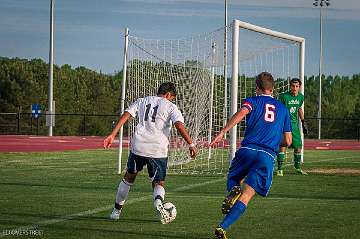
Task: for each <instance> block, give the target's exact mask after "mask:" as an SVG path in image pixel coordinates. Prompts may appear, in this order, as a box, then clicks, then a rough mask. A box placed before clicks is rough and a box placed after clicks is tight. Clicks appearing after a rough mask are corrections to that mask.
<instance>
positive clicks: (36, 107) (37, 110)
mask: <svg viewBox="0 0 360 239" xmlns="http://www.w3.org/2000/svg"><path fill="white" fill-rule="evenodd" d="M40 114H41V105H40V104H32V105H31V115H32V117H34V118H35V119H37V118H39V116H40Z"/></svg>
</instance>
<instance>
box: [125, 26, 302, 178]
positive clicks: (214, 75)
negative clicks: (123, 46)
mask: <svg viewBox="0 0 360 239" xmlns="http://www.w3.org/2000/svg"><path fill="white" fill-rule="evenodd" d="M228 32H229V37H228V39H231V32H232V26H229V27H228ZM227 44H228V58H227V59H228V61H227V63H228V64H227V65H228V66H227V69H228V72H227V76H228V78H229V79H228V82H230V78H231V74H230V73H231V51H232V48H231V45H232V44H231V40H228V43H227ZM296 47H298V46H296V45H294V43H292V42H290V41H285V40H279V39H276V38H274V37H270V36H266V35H263V34H260V33H256V32H252V31H249V30H244V31H241V32H240V47H239V53H238V54H239V75H240V82H239V101H238V102H239V104H240V102H241V99H244V98H246V97H248V96H252V95H254V93H255V87H254V77H255V76H256V75H257V74H258V73H260V72H261V71H269V72H271V73H272V74H273V75H274V77H275V78H276V79H277V89H276V94H277V93H279V92H282V91H284V90H287V89H288V80H289V78H290V77H295V76H296V77H298V68H299V65H298V64H299V63H298V60H297V59H298V58H299V57H298V54H299V51H298V50H297V49H296ZM223 49H224V29H223V28H221V29H218V30H216V31H213V32H211V33H207V34H202V35H198V36H193V37H189V38H184V39H176V40H156V39H144V38H138V37H133V36H129V47H128V57H127V59H128V61H127V81H126V82H127V85H126V100H125V106H128V105H129V104H130V103H131V102H133V101H134V100H136V99H137V98H139V97H144V96H148V95H155V94H156V91H157V88H158V87H159V85H160V84H161V83H163V82H167V81H171V82H173V83H175V85H176V87H177V92H178V94H177V97H176V100H175V102H174V103H175V104H176V105H177V106H178V107H179V109H180V110H181V111H182V113H183V115H184V118H185V125H186V128H187V129H188V131H189V133H190V135H191V137H192V138H193V140H194V141H195V142H196V144H197V148H198V150H199V151H198V156H197V157H196V159H195V160H190V158H189V153H188V146H187V144H186V143H185V142H184V140H183V139H182V138H181V136H179V135H178V134H177V132H176V130H175V129H173V131H172V135H171V138H170V151H169V172H170V173H172V172H174V173H189V174H191V173H196V174H197V173H209V174H222V173H225V172H227V169H228V165H229V163H228V162H229V161H228V150H227V148H228V146H229V142H228V140H224V141H223V142H222V143H221V144H219V145H218V146H217V147H215V148H213V149H209V148H207V147H206V145H207V143H208V142H209V140H210V139H211V138H212V137H214V136H215V135H216V134H217V133H218V132H219V131H220V130H221V129H222V127H223V126H224V121H226V120H227V119H228V116H227V112H229V110H228V109H225V107H224V105H227V106H228V105H229V103H228V102H229V98H228V99H225V97H224V95H225V90H227V91H228V89H229V86H226V85H225V83H224V82H225V81H224V50H223ZM294 49H296V50H294ZM227 95H228V96H229V93H228V94H227ZM136 123H137V122H136V119H135V120H132V121H130V124H129V128H128V130H127V131H126V130H125V136H124V137H131V136H132V134H133V132H134V129H135V125H136ZM243 126H244V124H242V127H239V139H240V138H241V136H242V133H243V131H244V128H243Z"/></svg>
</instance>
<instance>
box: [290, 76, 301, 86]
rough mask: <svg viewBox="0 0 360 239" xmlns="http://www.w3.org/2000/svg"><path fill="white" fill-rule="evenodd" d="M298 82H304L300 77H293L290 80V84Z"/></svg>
mask: <svg viewBox="0 0 360 239" xmlns="http://www.w3.org/2000/svg"><path fill="white" fill-rule="evenodd" d="M296 82H299V85H301V84H302V82H301V80H300V79H299V78H292V79H291V80H290V85H291V84H292V83H296Z"/></svg>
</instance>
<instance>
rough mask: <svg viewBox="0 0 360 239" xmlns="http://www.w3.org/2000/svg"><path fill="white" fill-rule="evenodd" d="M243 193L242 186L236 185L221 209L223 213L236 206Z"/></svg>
mask: <svg viewBox="0 0 360 239" xmlns="http://www.w3.org/2000/svg"><path fill="white" fill-rule="evenodd" d="M240 195H241V188H240V186H234V187H233V188H232V189H231V191H230V192H229V194H228V195H227V196H226V197H225V199H224V201H223V203H222V206H221V211H222V213H223V214H228V213H229V212H230V209H231V208H232V207H233V206H234V204H235V203H236V201H237V200H238V199H239V197H240Z"/></svg>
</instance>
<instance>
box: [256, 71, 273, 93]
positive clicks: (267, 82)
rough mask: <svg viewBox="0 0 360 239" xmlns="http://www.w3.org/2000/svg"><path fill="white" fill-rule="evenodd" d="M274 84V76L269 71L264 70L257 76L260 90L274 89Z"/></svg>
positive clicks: (257, 84)
mask: <svg viewBox="0 0 360 239" xmlns="http://www.w3.org/2000/svg"><path fill="white" fill-rule="evenodd" d="M274 85H275V81H274V78H273V76H272V75H271V74H270V73H269V72H265V71H264V72H261V73H260V74H259V75H257V76H256V86H257V87H258V88H259V89H260V90H272V89H274Z"/></svg>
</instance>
